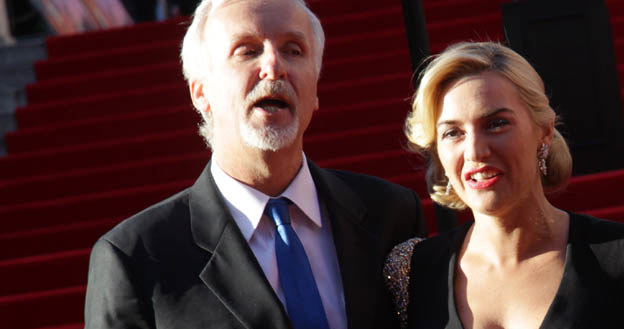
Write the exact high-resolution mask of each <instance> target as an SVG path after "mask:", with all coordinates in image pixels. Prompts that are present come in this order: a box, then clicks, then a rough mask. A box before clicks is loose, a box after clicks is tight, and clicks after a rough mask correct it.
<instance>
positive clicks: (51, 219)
mask: <svg viewBox="0 0 624 329" xmlns="http://www.w3.org/2000/svg"><path fill="white" fill-rule="evenodd" d="M193 182H194V180H189V181H178V182H174V183H169V184H159V185H149V186H141V187H136V188H131V189H124V190H118V191H107V192H104V193H96V194H88V195H80V196H75V197H68V198H63V199H55V200H50V201H40V202H33V203H26V204H19V205H15V206H0V218H1V219H2V227H3V232H18V231H24V230H32V229H41V228H46V227H54V226H58V225H63V224H70V223H79V222H85V221H99V220H106V219H109V218H125V217H129V216H130V215H132V214H135V213H137V212H139V211H140V210H142V209H145V208H146V207H148V206H150V205H152V204H154V203H156V202H158V201H161V200H164V199H165V198H168V197H169V196H171V195H173V194H175V193H177V192H179V191H181V190H183V189H184V188H186V187H189V186H191V185H192V184H193Z"/></svg>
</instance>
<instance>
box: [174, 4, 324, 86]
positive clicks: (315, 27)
mask: <svg viewBox="0 0 624 329" xmlns="http://www.w3.org/2000/svg"><path fill="white" fill-rule="evenodd" d="M227 1H228V0H203V1H202V2H201V3H200V4H199V5H198V6H197V9H196V10H195V14H194V15H193V22H192V23H191V25H190V26H189V28H188V30H187V31H186V34H185V35H184V40H183V41H182V49H181V51H180V57H181V59H182V72H183V73H184V78H185V79H186V81H187V82H188V83H189V84H190V83H191V82H192V81H196V80H200V79H202V78H205V76H204V74H205V72H207V70H206V55H205V54H206V49H207V47H206V45H207V44H208V42H206V41H207V40H206V39H205V36H204V32H205V30H206V23H207V21H208V19H209V18H210V15H211V14H212V13H213V12H214V11H215V10H216V9H217V8H219V6H221V5H223V4H224V3H226V2H227ZM293 1H295V2H297V3H298V4H300V5H301V6H302V7H303V8H304V10H305V11H306V13H307V14H308V17H309V18H310V25H311V26H312V32H313V33H314V59H315V64H316V73H317V75H319V76H320V72H321V65H322V62H323V49H324V47H325V32H323V27H322V26H321V21H320V20H319V19H318V17H316V15H315V14H314V13H313V12H312V11H311V10H310V8H308V6H307V4H306V3H305V1H304V0H293Z"/></svg>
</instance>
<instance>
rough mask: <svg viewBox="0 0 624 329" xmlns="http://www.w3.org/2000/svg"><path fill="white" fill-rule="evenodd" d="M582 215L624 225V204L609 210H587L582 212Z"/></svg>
mask: <svg viewBox="0 0 624 329" xmlns="http://www.w3.org/2000/svg"><path fill="white" fill-rule="evenodd" d="M581 213H584V214H588V215H592V216H595V217H598V218H604V219H609V220H612V221H616V222H620V223H624V204H622V205H619V206H615V207H609V208H600V209H592V210H585V211H581Z"/></svg>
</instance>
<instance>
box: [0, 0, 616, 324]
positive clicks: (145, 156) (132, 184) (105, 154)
mask: <svg viewBox="0 0 624 329" xmlns="http://www.w3.org/2000/svg"><path fill="white" fill-rule="evenodd" d="M502 2H503V1H502V0H499V1H489V0H436V1H434V0H429V1H424V7H425V8H424V9H425V15H426V19H427V26H428V31H429V40H430V46H431V49H432V51H434V52H438V51H440V50H442V49H444V47H446V45H447V44H449V43H451V42H454V41H459V40H502V38H503V31H502V16H501V13H500V3H502ZM607 3H608V6H609V9H610V12H611V24H612V28H613V35H614V45H615V48H616V56H617V61H618V65H619V66H618V71H619V74H620V78H621V81H624V1H622V0H608V1H607ZM313 8H314V9H315V11H316V12H317V13H318V14H319V16H320V17H321V20H322V21H323V24H324V27H325V29H326V32H327V35H328V40H327V44H326V56H325V62H324V66H323V72H322V78H321V83H320V85H319V98H320V103H321V109H320V111H318V112H317V113H315V117H314V119H313V121H312V124H311V126H310V128H309V130H308V132H307V134H306V137H305V150H306V154H307V155H308V156H309V157H311V158H312V159H313V160H315V161H316V162H317V163H318V164H319V165H321V166H323V167H331V168H338V169H346V170H352V171H359V172H364V173H368V174H372V175H376V176H380V177H383V178H386V179H389V180H391V181H394V182H396V183H399V184H403V185H405V186H409V187H411V188H413V189H414V190H416V191H417V192H418V193H419V195H420V196H421V197H422V198H423V205H424V210H425V215H426V217H427V219H428V226H429V230H430V231H431V232H436V230H437V228H436V225H435V214H434V212H433V205H432V203H431V200H430V199H429V198H428V195H427V193H426V186H425V183H424V179H423V171H422V168H423V161H422V159H419V158H418V157H417V156H415V155H412V154H408V153H407V152H406V151H405V150H404V144H405V139H404V137H403V135H402V127H403V120H404V118H405V115H406V113H407V111H408V110H409V97H410V95H411V93H412V89H411V86H410V78H411V77H410V70H411V64H410V59H409V53H408V49H407V40H406V37H405V31H404V27H403V14H402V11H401V7H400V5H398V4H397V3H395V2H388V3H385V2H379V1H332V0H318V1H314V2H313ZM185 26H186V22H185V21H184V20H180V19H178V20H172V21H167V22H162V23H148V24H140V25H136V26H132V27H127V28H122V29H116V30H109V31H100V32H93V33H89V34H81V35H74V36H66V37H52V38H49V39H48V40H47V42H46V44H47V47H48V52H49V59H47V60H45V61H42V62H39V63H37V64H36V67H35V69H36V75H37V79H38V82H37V83H35V84H32V85H30V86H29V87H28V88H27V95H28V104H29V105H28V106H26V107H23V108H20V109H18V110H17V113H16V115H17V120H18V125H19V129H18V130H17V131H15V132H12V133H10V134H9V135H7V137H6V141H7V147H8V150H9V155H8V156H7V157H4V158H0V218H2V220H3V229H2V231H1V232H0V277H2V278H3V279H4V282H5V284H4V285H3V286H2V287H0V317H1V318H2V327H3V328H4V327H6V328H15V329H19V328H40V329H77V328H82V321H83V311H82V309H83V305H84V293H85V283H86V276H87V269H88V255H89V250H90V248H91V246H92V245H93V243H94V242H95V240H96V239H97V238H98V237H99V236H100V235H102V234H103V233H104V232H106V231H107V230H109V229H110V228H111V227H113V226H114V225H115V224H116V223H118V222H119V221H121V220H122V219H124V218H126V217H127V216H129V215H132V214H133V213H136V212H137V211H139V210H141V209H143V208H144V207H146V206H148V205H150V204H153V203H155V202H157V201H159V200H162V199H164V198H166V197H168V196H170V195H172V194H174V193H176V192H178V191H180V190H181V189H183V188H185V187H187V186H189V185H191V184H192V183H193V181H194V179H195V178H196V177H197V176H198V174H199V172H200V171H201V170H202V168H203V167H204V165H205V163H206V161H207V159H209V157H210V152H209V151H208V150H207V149H206V148H205V146H204V145H203V142H202V140H201V138H200V137H199V136H198V135H197V123H198V122H199V120H200V118H199V115H198V114H196V112H195V111H194V110H193V109H192V106H191V103H190V99H189V96H188V88H187V87H186V84H185V82H184V81H183V80H182V75H181V68H180V64H179V57H178V46H179V44H180V41H181V37H182V35H183V33H184V31H185ZM623 90H624V89H623ZM609 186H624V170H618V171H612V172H604V173H598V174H593V175H588V176H582V177H575V178H573V180H572V182H571V183H570V186H569V188H568V189H567V190H566V191H564V192H562V193H560V194H558V195H555V196H553V197H552V200H553V202H554V203H555V204H556V205H557V206H560V207H562V208H564V209H568V210H572V211H580V212H584V213H590V214H594V215H596V216H600V217H604V218H609V219H613V220H624V197H622V196H621V193H611V194H609V193H607V192H606V191H608V188H607V187H609ZM468 217H469V215H468V214H462V215H461V218H462V219H463V220H465V219H466V218H468Z"/></svg>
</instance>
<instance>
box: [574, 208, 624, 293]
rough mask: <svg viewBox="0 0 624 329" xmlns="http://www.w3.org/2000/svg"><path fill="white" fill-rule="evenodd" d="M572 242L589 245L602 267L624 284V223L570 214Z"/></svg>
mask: <svg viewBox="0 0 624 329" xmlns="http://www.w3.org/2000/svg"><path fill="white" fill-rule="evenodd" d="M570 225H571V231H572V232H571V241H572V243H576V244H587V246H588V247H589V248H590V249H591V251H592V253H593V255H594V257H595V259H596V260H597V261H598V263H599V264H600V267H601V268H602V269H603V270H604V271H605V272H606V273H607V274H609V276H611V277H613V278H618V279H619V280H621V281H622V282H623V284H624V223H620V222H616V221H611V220H606V219H601V218H597V217H593V216H590V215H584V214H575V213H570Z"/></svg>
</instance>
